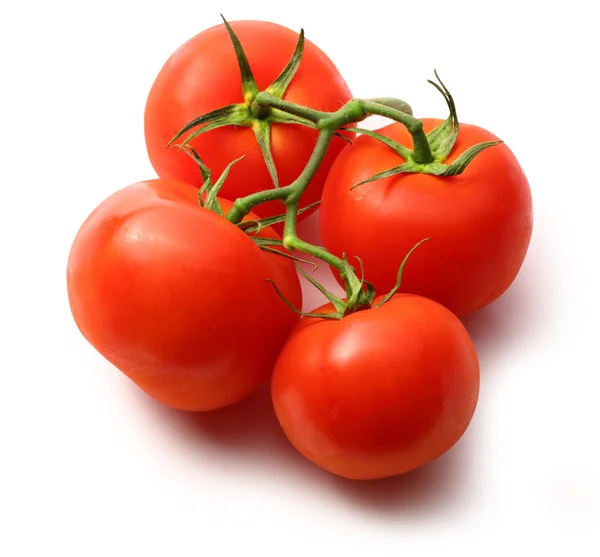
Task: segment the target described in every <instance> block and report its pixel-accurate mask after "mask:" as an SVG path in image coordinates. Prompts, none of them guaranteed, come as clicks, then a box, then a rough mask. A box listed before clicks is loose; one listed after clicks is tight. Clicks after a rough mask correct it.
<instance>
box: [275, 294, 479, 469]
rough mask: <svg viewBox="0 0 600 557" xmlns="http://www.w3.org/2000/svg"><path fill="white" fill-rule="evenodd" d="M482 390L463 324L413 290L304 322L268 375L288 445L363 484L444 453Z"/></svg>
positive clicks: (473, 351)
mask: <svg viewBox="0 0 600 557" xmlns="http://www.w3.org/2000/svg"><path fill="white" fill-rule="evenodd" d="M324 311H332V307H331V306H329V305H326V306H323V307H322V308H320V309H319V310H317V312H321V313H322V312H324ZM478 394H479V365H478V361H477V355H476V353H475V349H474V347H473V343H472V342H471V339H470V337H469V335H468V333H467V331H466V330H465V328H464V327H463V325H462V324H461V322H460V321H459V320H458V318H457V317H456V316H455V315H453V314H452V313H451V312H450V311H448V310H447V309H446V308H444V307H443V306H441V305H440V304H437V303H436V302H433V301H431V300H428V299H426V298H422V297H420V296H414V295H410V294H399V295H396V296H395V297H393V298H392V299H391V300H390V301H389V302H388V303H386V304H384V305H383V306H381V307H379V308H377V309H370V310H364V311H359V312H356V313H353V314H351V315H349V316H347V317H344V318H342V319H341V320H339V321H332V320H323V319H317V318H303V319H302V320H301V321H300V323H299V324H298V325H297V326H296V328H295V329H294V330H293V332H292V334H291V335H290V337H289V339H288V340H287V342H286V344H285V345H284V347H283V349H282V351H281V353H280V355H279V358H278V359H277V363H276V365H275V370H274V372H273V378H272V396H273V404H274V407H275V412H276V414H277V418H278V419H279V422H280V424H281V426H282V428H283V430H284V431H285V434H286V435H287V437H288V438H289V440H290V441H291V442H292V444H293V445H294V446H295V447H296V448H297V449H298V450H299V451H300V452H301V453H302V454H303V455H304V456H305V457H306V458H308V459H309V460H311V461H312V462H313V463H315V464H316V465H318V466H320V467H321V468H324V469H325V470H328V471H329V472H332V473H334V474H337V475H339V476H343V477H346V478H351V479H361V480H366V479H376V478H383V477H386V476H393V475H397V474H402V473H404V472H408V471H409V470H412V469H414V468H417V467H419V466H421V465H423V464H425V463H426V462H428V461H430V460H432V459H434V458H436V457H438V456H439V455H441V454H442V453H444V452H445V451H447V450H448V449H449V448H450V447H452V446H453V445H454V444H455V443H456V442H457V441H458V439H459V438H460V437H461V436H462V434H463V432H464V431H465V429H466V428H467V426H468V424H469V422H470V420H471V417H472V415H473V412H474V410H475V406H476V403H477V398H478Z"/></svg>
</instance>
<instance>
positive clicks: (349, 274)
mask: <svg viewBox="0 0 600 557" xmlns="http://www.w3.org/2000/svg"><path fill="white" fill-rule="evenodd" d="M356 259H357V260H358V263H359V265H360V270H361V278H360V279H359V278H358V277H357V276H356V272H355V271H354V269H353V268H352V266H351V265H350V263H349V262H348V258H347V257H346V254H345V253H344V254H343V255H342V260H343V262H344V265H343V271H344V273H343V274H344V282H345V284H346V294H347V297H348V299H347V302H346V309H345V311H344V317H345V316H347V315H350V314H352V313H355V312H357V311H360V310H362V309H368V308H370V307H371V301H372V297H371V300H370V301H369V296H372V293H371V291H370V287H372V285H371V284H370V283H369V286H370V287H368V292H365V289H364V288H363V287H364V284H365V269H364V266H363V262H362V259H360V257H357V258H356Z"/></svg>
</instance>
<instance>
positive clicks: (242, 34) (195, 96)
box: [145, 21, 352, 217]
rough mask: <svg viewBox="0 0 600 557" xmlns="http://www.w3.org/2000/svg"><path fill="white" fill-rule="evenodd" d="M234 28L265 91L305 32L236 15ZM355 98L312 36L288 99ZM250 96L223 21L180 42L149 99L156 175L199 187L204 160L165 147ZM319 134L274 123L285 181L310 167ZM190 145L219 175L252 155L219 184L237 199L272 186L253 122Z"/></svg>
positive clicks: (330, 105)
mask: <svg viewBox="0 0 600 557" xmlns="http://www.w3.org/2000/svg"><path fill="white" fill-rule="evenodd" d="M231 27H232V28H233V30H234V31H235V33H236V34H237V35H238V37H239V39H240V42H241V43H242V46H243V48H244V50H245V52H246V56H247V58H248V61H249V63H250V67H251V69H252V73H253V75H254V78H255V80H256V82H257V85H258V87H259V89H260V90H261V91H263V90H265V89H266V88H267V87H268V86H269V85H270V84H271V83H272V82H273V81H274V80H275V79H276V78H277V76H278V75H279V73H280V72H281V71H282V70H283V69H284V68H285V67H286V65H287V63H288V61H289V59H290V57H291V56H292V53H293V52H294V49H295V46H296V41H297V40H298V34H297V33H295V32H294V31H291V30H290V29H287V28H285V27H282V26H280V25H276V24H274V23H268V22H264V21H235V22H232V23H231ZM351 97H352V94H351V93H350V90H349V89H348V86H347V85H346V83H345V82H344V80H343V78H342V76H341V75H340V73H339V72H338V70H337V69H336V67H335V66H334V65H333V63H332V62H331V60H330V59H329V58H328V57H327V56H326V55H325V53H323V52H322V51H321V50H320V49H319V48H318V47H316V46H315V45H314V44H313V43H311V42H310V41H306V42H305V47H304V55H303V57H302V61H301V63H300V67H299V68H298V71H297V73H296V74H295V76H294V78H293V80H292V82H291V83H290V85H289V87H288V89H287V91H286V93H285V96H284V99H285V100H288V101H291V102H294V103H299V104H302V105H304V106H308V107H311V108H316V109H319V110H326V111H332V110H337V109H338V108H340V107H341V106H342V105H343V104H344V103H345V102H347V101H348V100H349V99H350V98H351ZM243 102H244V99H243V97H242V85H241V77H240V70H239V68H238V62H237V59H236V56H235V52H234V49H233V46H232V44H231V39H230V38H229V35H228V33H227V30H226V28H225V26H224V25H222V24H221V25H217V26H215V27H212V28H210V29H207V30H206V31H203V32H202V33H200V34H198V35H196V36H195V37H193V38H192V39H190V40H189V41H187V42H186V43H184V44H183V45H182V46H181V47H179V49H177V51H176V52H175V53H174V54H173V55H172V56H171V57H170V58H169V60H168V61H167V62H166V64H165V65H164V67H163V68H162V70H161V71H160V73H159V74H158V77H157V78H156V81H155V82H154V84H153V86H152V89H151V91H150V94H149V96H148V101H147V104H146V112H145V135H146V146H147V149H148V154H149V156H150V161H151V162H152V165H153V166H154V169H155V170H156V172H157V174H158V175H159V176H160V177H162V178H173V179H178V180H182V181H184V182H187V183H190V184H194V185H196V186H200V185H201V184H202V179H201V176H200V173H199V171H198V167H197V165H196V164H195V163H194V162H193V161H192V160H190V159H189V158H188V157H187V156H186V155H185V154H183V153H181V152H178V150H177V149H174V148H169V149H165V147H166V145H167V143H168V142H169V141H170V140H171V139H172V138H173V136H174V135H175V134H176V133H177V132H178V131H179V130H180V129H181V128H183V126H185V125H186V124H188V123H189V122H191V121H192V120H193V119H194V118H197V117H198V116H201V115H203V114H206V113H208V112H210V111H213V110H216V109H218V108H222V107H224V106H227V105H231V104H234V103H243ZM316 137H317V132H316V131H315V130H313V129H310V128H307V127H304V126H300V125H295V124H285V125H282V124H274V125H273V126H272V127H271V150H272V153H273V159H274V161H275V165H276V167H277V170H278V176H279V182H280V184H281V185H287V184H289V183H291V182H292V181H293V180H295V179H296V178H297V177H298V175H299V174H300V172H301V171H302V170H303V169H304V166H305V165H306V162H307V161H308V158H309V156H310V154H311V152H312V149H313V147H314V145H315V141H316ZM190 145H191V146H192V147H195V148H196V150H197V151H198V152H199V154H200V156H201V157H202V158H203V160H204V162H205V163H206V164H207V165H208V167H209V168H210V169H211V171H212V173H213V175H214V176H219V175H220V174H221V173H222V171H223V169H224V168H225V166H226V165H227V164H229V163H230V162H231V161H232V160H234V159H237V158H238V157H240V156H242V155H246V156H245V158H244V160H243V161H241V162H240V163H239V164H237V165H236V166H235V168H233V169H232V171H231V174H230V175H229V178H228V179H227V183H226V184H225V186H224V187H223V189H222V190H221V191H220V194H219V195H220V196H221V197H224V198H227V199H231V200H235V199H236V198H238V197H244V196H246V195H248V194H250V193H253V192H256V191H260V190H264V189H272V188H273V182H272V180H271V177H270V176H269V173H268V171H267V167H266V165H265V162H264V159H263V155H262V153H261V151H260V149H259V147H258V145H257V142H256V138H255V136H254V132H253V131H252V129H251V128H250V127H234V126H228V127H224V128H219V129H215V130H213V131H210V132H207V133H205V134H202V135H200V136H198V137H197V138H196V139H194V140H193V141H192V142H191V143H190ZM344 145H345V142H344V141H343V140H342V139H340V138H337V137H336V138H334V139H333V141H332V143H331V146H330V149H329V151H328V153H327V155H326V157H325V160H324V161H323V164H322V165H321V167H320V168H319V170H318V172H317V174H316V176H315V178H314V179H313V180H312V182H311V184H310V186H309V188H308V190H307V192H306V195H304V196H303V197H302V206H305V205H308V204H310V203H312V202H315V201H317V200H318V199H319V198H320V195H321V190H322V188H323V183H324V181H325V178H326V177H327V172H328V170H329V168H330V166H331V164H332V163H333V161H334V160H335V157H336V156H337V154H338V153H339V152H340V150H341V149H342V148H343V146H344ZM256 212H257V213H258V214H259V215H260V216H261V217H266V216H273V215H277V214H280V213H282V212H283V211H282V205H281V204H280V203H279V202H270V203H266V204H264V205H260V206H259V207H257V208H256ZM305 215H306V214H305ZM305 215H303V216H305Z"/></svg>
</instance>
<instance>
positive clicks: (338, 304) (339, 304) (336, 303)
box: [296, 263, 346, 314]
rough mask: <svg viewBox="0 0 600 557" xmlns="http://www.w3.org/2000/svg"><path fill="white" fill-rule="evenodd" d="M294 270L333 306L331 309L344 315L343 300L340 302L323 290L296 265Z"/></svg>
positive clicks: (344, 303) (316, 281)
mask: <svg viewBox="0 0 600 557" xmlns="http://www.w3.org/2000/svg"><path fill="white" fill-rule="evenodd" d="M296 268H297V269H298V271H299V273H300V274H301V275H302V276H303V277H304V278H305V279H306V280H307V281H308V282H310V283H311V284H312V285H313V286H314V287H315V288H316V289H317V290H318V291H319V292H320V293H321V294H323V296H325V298H327V300H329V302H330V303H331V304H332V305H333V307H334V308H335V309H336V311H337V312H339V313H342V314H343V313H344V311H345V310H346V302H344V300H342V299H341V298H338V297H337V296H336V295H335V294H333V293H331V292H329V290H327V288H325V287H324V286H323V285H322V284H321V283H320V282H319V281H318V280H317V279H315V278H314V277H311V276H310V275H309V274H308V273H307V272H306V271H305V270H304V269H303V268H302V267H301V266H300V265H298V264H297V263H296Z"/></svg>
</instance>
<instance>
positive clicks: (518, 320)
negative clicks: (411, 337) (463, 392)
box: [461, 266, 548, 362]
mask: <svg viewBox="0 0 600 557" xmlns="http://www.w3.org/2000/svg"><path fill="white" fill-rule="evenodd" d="M536 274H538V273H535V270H534V268H533V267H532V266H528V268H527V270H526V272H523V273H521V274H520V275H519V276H518V277H517V279H516V280H515V282H514V283H513V284H512V286H511V287H510V288H509V289H508V290H507V291H506V292H505V293H504V294H503V295H502V296H500V298H498V299H497V300H496V301H494V302H492V303H491V304H490V305H489V306H486V307H484V308H482V309H480V310H479V311H476V312H474V313H472V314H470V315H466V316H464V317H462V318H461V321H462V323H463V324H464V326H465V327H466V329H467V331H469V334H470V335H471V338H472V339H473V343H474V344H475V348H476V349H477V353H478V354H479V357H480V360H481V361H483V362H485V361H490V360H494V358H495V356H496V355H498V354H499V353H505V354H506V353H510V352H511V351H513V350H515V349H518V348H519V347H522V346H526V345H527V346H531V343H532V341H533V340H534V338H535V337H537V336H538V335H539V334H541V333H542V330H543V329H544V324H545V323H546V322H547V319H548V316H547V307H548V303H547V300H544V296H543V294H542V292H541V290H540V287H539V282H538V280H539V279H537V278H535V276H534V275H536Z"/></svg>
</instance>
